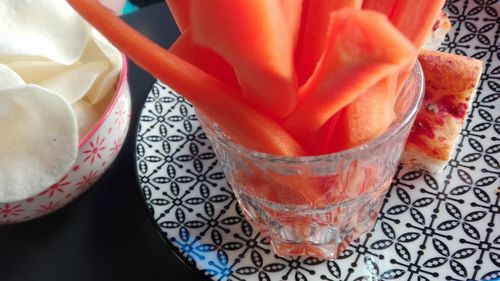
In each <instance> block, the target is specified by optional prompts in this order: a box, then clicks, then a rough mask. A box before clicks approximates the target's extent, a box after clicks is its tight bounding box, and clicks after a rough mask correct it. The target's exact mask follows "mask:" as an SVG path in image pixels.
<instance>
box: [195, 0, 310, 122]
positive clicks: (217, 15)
mask: <svg viewBox="0 0 500 281" xmlns="http://www.w3.org/2000/svg"><path fill="white" fill-rule="evenodd" d="M287 3H288V5H296V6H297V7H299V8H300V4H301V1H297V0H288V1H286V2H284V1H283V0H251V1H248V0H213V1H207V0H192V1H191V28H192V29H191V30H192V32H193V40H194V42H195V43H197V44H199V45H202V46H205V47H207V48H209V49H211V50H213V51H214V52H216V53H217V54H219V55H220V56H222V57H224V58H225V59H226V60H227V61H228V62H229V63H230V64H231V65H232V66H233V68H234V69H235V72H236V75H237V76H238V80H239V82H240V85H241V88H242V90H243V95H244V96H245V97H246V98H247V100H248V101H249V102H250V103H251V104H252V105H254V106H255V107H256V108H258V109H259V110H261V111H263V112H265V113H266V114H267V115H269V116H273V117H274V118H277V119H282V118H284V117H285V116H287V115H288V114H289V113H290V112H291V111H292V110H293V109H294V108H295V105H296V102H297V85H296V81H295V71H294V68H293V50H294V45H295V36H296V31H295V30H293V27H294V26H295V25H294V26H289V22H290V19H291V18H293V16H292V17H289V16H288V15H287V12H289V11H290V10H293V11H295V10H296V9H291V8H290V9H284V8H283V5H284V4H287ZM207 11H210V12H207ZM296 28H297V29H298V25H296Z"/></svg>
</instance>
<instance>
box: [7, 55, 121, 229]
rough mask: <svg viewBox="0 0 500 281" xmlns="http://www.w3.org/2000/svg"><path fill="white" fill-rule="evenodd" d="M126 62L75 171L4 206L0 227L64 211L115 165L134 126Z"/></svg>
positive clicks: (83, 146)
mask: <svg viewBox="0 0 500 281" xmlns="http://www.w3.org/2000/svg"><path fill="white" fill-rule="evenodd" d="M122 61H123V65H122V70H121V72H120V76H119V81H118V83H117V84H116V88H115V92H114V94H113V96H112V97H111V98H110V100H109V103H108V105H107V107H106V110H105V111H104V113H103V114H102V116H101V117H100V118H99V120H98V122H97V123H96V124H95V125H94V127H93V128H92V129H91V130H90V132H89V133H87V134H86V135H85V136H84V137H82V138H81V139H80V143H79V146H78V156H77V159H76V161H75V163H74V164H73V167H72V168H71V170H70V171H69V172H68V173H67V174H66V175H65V176H64V177H62V178H61V179H60V180H59V181H58V182H57V183H55V184H53V185H52V186H48V187H47V188H46V189H44V190H43V191H42V192H40V193H39V194H37V195H36V196H33V197H30V198H27V199H24V200H20V201H13V202H4V203H0V224H10V223H17V222H22V221H27V220H31V219H34V218H37V217H40V216H43V215H46V214H49V213H51V212H53V211H55V210H57V209H59V208H61V207H63V206H64V205H66V204H68V203H69V202H71V201H73V200H74V199H75V198H77V197H78V196H79V195H81V194H82V193H83V192H84V191H86V190H87V189H88V188H89V187H90V186H91V185H92V184H93V183H94V182H96V181H97V180H98V179H99V178H100V177H101V176H102V175H103V174H104V172H105V171H106V170H107V169H108V167H109V166H110V165H111V163H113V161H114V160H115V158H116V156H117V155H118V152H119V151H120V149H121V147H122V145H123V142H124V141H125V137H126V135H127V131H128V127H129V124H130V90H129V87H128V83H127V60H126V58H125V57H124V56H123V60H122Z"/></svg>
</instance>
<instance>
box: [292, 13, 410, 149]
mask: <svg viewBox="0 0 500 281" xmlns="http://www.w3.org/2000/svg"><path fill="white" fill-rule="evenodd" d="M415 55H416V50H415V48H414V47H413V44H411V42H409V41H408V40H407V39H406V38H405V37H404V36H403V35H401V33H400V32H399V31H397V30H396V29H395V28H394V27H393V26H392V24H391V23H390V22H389V21H388V20H387V17H386V16H384V15H383V14H381V13H378V12H375V11H369V10H356V9H343V10H340V11H337V12H333V13H332V15H331V22H330V26H329V29H328V35H327V43H326V46H325V50H324V52H323V54H322V57H321V58H320V60H319V62H318V65H317V67H316V69H315V70H314V73H313V74H312V76H311V78H310V79H309V80H308V81H307V83H306V84H304V85H303V86H302V87H301V88H300V90H299V91H300V93H299V95H301V96H303V98H304V100H303V101H304V102H303V103H300V104H299V105H298V106H297V108H296V109H295V110H294V112H293V113H292V114H291V115H290V116H289V117H287V118H286V119H285V121H284V126H285V128H287V129H288V131H289V132H290V133H291V134H292V135H293V136H295V137H296V138H297V139H299V141H303V140H304V139H307V138H308V137H309V136H310V135H311V134H312V133H314V132H316V131H317V130H318V129H319V128H321V127H322V126H323V125H324V124H325V122H326V121H327V120H328V119H330V118H331V117H332V116H333V115H334V114H335V113H337V112H338V111H339V110H341V109H342V108H343V107H344V106H346V105H348V104H350V103H351V102H353V101H354V100H355V99H357V98H358V97H359V96H360V95H361V94H363V93H365V92H366V90H368V89H369V88H370V87H371V86H373V85H374V84H375V83H377V82H378V81H379V80H381V79H382V78H384V77H386V76H387V75H389V74H391V73H395V72H396V71H398V70H399V69H400V68H401V67H402V66H405V65H407V64H408V63H410V61H411V60H412V59H414V58H415Z"/></svg>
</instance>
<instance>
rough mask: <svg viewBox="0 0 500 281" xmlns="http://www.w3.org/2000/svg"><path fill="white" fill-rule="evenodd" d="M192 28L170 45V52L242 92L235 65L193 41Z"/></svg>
mask: <svg viewBox="0 0 500 281" xmlns="http://www.w3.org/2000/svg"><path fill="white" fill-rule="evenodd" d="M191 36H192V34H191V30H190V28H188V29H186V30H185V31H184V33H182V34H181V35H180V36H179V37H178V38H177V40H176V41H175V43H174V44H173V45H172V46H171V47H170V52H172V54H174V55H176V56H178V57H179V58H181V59H183V60H185V61H187V62H189V63H190V64H192V65H194V66H196V67H198V68H199V69H201V70H203V71H205V72H206V73H208V74H210V75H212V76H213V77H215V78H217V79H219V80H220V81H222V82H224V83H225V84H227V85H228V86H230V87H231V88H233V89H235V90H236V91H238V92H241V87H240V84H239V83H238V79H237V78H236V74H235V73H234V69H233V67H232V66H231V65H230V64H229V63H228V62H227V61H226V60H225V59H224V58H223V57H221V56H219V55H217V54H216V53H214V52H212V51H211V50H210V49H207V48H205V47H202V46H199V45H196V44H194V43H193V40H192V37H191Z"/></svg>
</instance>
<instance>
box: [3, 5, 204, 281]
mask: <svg viewBox="0 0 500 281" xmlns="http://www.w3.org/2000/svg"><path fill="white" fill-rule="evenodd" d="M124 19H125V20H126V21H127V22H128V23H129V24H131V25H132V26H134V27H135V28H136V29H137V30H139V31H140V32H142V33H143V34H144V35H146V36H148V37H149V38H151V39H152V40H154V41H155V42H157V43H158V44H160V45H162V46H164V47H168V46H169V45H170V44H171V43H172V42H173V41H174V40H175V38H176V37H177V36H178V31H177V28H176V27H175V24H174V22H173V20H172V18H171V16H170V13H169V11H168V9H167V7H166V5H165V4H164V3H160V4H155V5H152V6H148V7H146V8H143V9H141V10H139V11H137V12H135V13H132V14H129V15H127V16H125V17H124ZM129 66H130V67H129V76H128V81H129V83H130V88H131V93H132V116H131V117H132V123H131V126H130V130H129V134H128V138H127V140H126V142H125V144H124V146H123V148H122V151H121V152H120V155H119V156H118V158H117V159H116V161H115V162H114V164H113V165H112V166H111V168H110V169H109V170H108V171H107V172H106V173H105V175H104V176H103V177H102V178H101V179H100V180H99V181H98V182H97V183H96V184H95V185H94V186H93V187H91V188H90V189H89V190H88V191H87V192H86V193H85V194H83V195H82V196H81V197H80V198H78V199H77V200H75V201H74V202H72V203H70V204H69V205H68V206H66V207H64V208H62V209H60V210H58V211H56V212H54V213H52V214H50V215H47V216H45V217H42V218H39V219H36V220H33V221H29V222H25V223H20V224H16V225H7V226H1V227H0V280H1V281H11V280H12V281H13V280H15V281H30V280H51V281H52V280H54V281H57V280H65V281H66V280H71V281H77V280H199V277H198V275H197V274H196V273H194V272H193V271H191V270H190V268H189V267H188V266H187V265H185V264H183V262H181V260H180V259H178V258H177V257H176V256H175V255H174V254H173V252H172V251H171V250H170V249H169V248H168V246H167V245H166V244H165V243H164V242H163V241H162V239H161V237H160V235H159V234H158V232H157V230H156V228H155V227H154V225H153V223H152V222H151V220H150V218H149V216H148V213H147V210H146V207H145V205H144V203H143V200H142V197H141V194H140V191H139V187H138V183H137V180H136V172H135V162H134V159H135V155H134V153H135V149H134V143H135V137H134V136H135V132H136V127H137V119H138V116H139V113H140V110H141V108H142V106H143V103H144V100H145V98H146V94H147V93H148V91H149V89H150V88H151V86H152V83H153V82H154V78H153V77H151V76H150V75H149V74H147V73H146V72H144V71H142V70H141V69H139V68H138V67H137V66H136V65H135V64H133V63H131V62H130V61H129Z"/></svg>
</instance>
